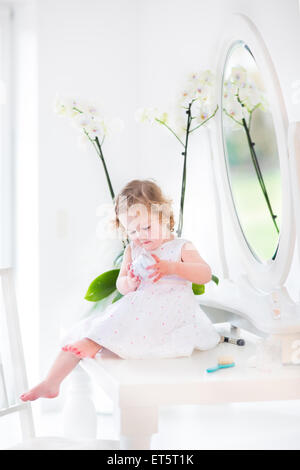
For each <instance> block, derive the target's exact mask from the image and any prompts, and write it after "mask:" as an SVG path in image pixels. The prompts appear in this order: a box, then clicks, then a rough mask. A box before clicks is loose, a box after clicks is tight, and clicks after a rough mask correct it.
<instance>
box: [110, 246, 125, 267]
mask: <svg viewBox="0 0 300 470" xmlns="http://www.w3.org/2000/svg"><path fill="white" fill-rule="evenodd" d="M124 251H125V250H122V251H121V253H119V254H118V256H116V258H115V259H114V262H113V265H114V266H116V267H119V266H121V264H122V261H123V255H124Z"/></svg>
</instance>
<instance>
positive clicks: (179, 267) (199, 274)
mask: <svg viewBox="0 0 300 470" xmlns="http://www.w3.org/2000/svg"><path fill="white" fill-rule="evenodd" d="M170 271H171V272H170V274H177V276H180V277H183V278H184V279H187V280H188V281H191V282H194V283H195V284H206V283H207V282H209V281H211V278H212V271H211V268H210V266H209V265H208V264H207V263H206V262H205V261H204V259H203V258H201V256H200V255H199V253H198V251H197V249H196V248H195V246H194V245H193V243H191V242H187V243H185V244H184V245H183V247H182V250H181V261H178V262H177V261H174V262H171V266H170Z"/></svg>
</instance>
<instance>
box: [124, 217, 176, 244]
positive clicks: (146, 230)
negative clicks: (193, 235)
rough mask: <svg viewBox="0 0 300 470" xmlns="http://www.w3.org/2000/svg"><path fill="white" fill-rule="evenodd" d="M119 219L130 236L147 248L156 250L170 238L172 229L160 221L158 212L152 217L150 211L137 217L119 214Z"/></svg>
mask: <svg viewBox="0 0 300 470" xmlns="http://www.w3.org/2000/svg"><path fill="white" fill-rule="evenodd" d="M119 220H120V222H121V224H122V225H123V226H124V227H125V229H126V232H127V236H128V238H129V239H130V240H132V241H133V242H134V243H136V244H137V245H140V246H142V247H143V248H145V249H146V250H149V251H150V250H155V249H156V248H158V247H159V246H160V245H161V244H162V242H163V241H164V240H165V239H169V238H170V231H169V229H168V227H167V225H166V224H162V223H161V222H160V220H159V216H158V214H154V215H153V214H152V217H151V213H150V212H149V211H148V212H146V213H144V214H141V215H138V216H135V217H133V216H130V215H128V213H126V214H119Z"/></svg>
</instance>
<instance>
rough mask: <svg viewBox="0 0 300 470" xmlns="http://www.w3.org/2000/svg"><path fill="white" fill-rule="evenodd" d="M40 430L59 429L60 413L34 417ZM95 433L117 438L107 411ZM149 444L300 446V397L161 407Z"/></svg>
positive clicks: (56, 431) (167, 446)
mask: <svg viewBox="0 0 300 470" xmlns="http://www.w3.org/2000/svg"><path fill="white" fill-rule="evenodd" d="M36 428H37V434H38V435H58V434H59V430H61V429H62V417H61V413H56V412H55V413H54V412H52V413H44V414H43V415H40V416H39V418H38V419H37V417H36ZM97 437H98V438H103V439H115V438H116V436H115V434H114V429H113V422H112V416H111V415H105V414H99V415H98V436H97ZM152 448H153V449H160V450H162V449H167V450H176V449H186V450H189V449H199V450H201V449H251V450H253V449H293V450H295V449H297V450H299V449H300V401H299V400H297V401H289V402H286V401H285V402H283V401H281V402H267V403H234V404H229V405H211V406H181V407H164V408H162V409H161V412H160V422H159V433H158V434H156V435H154V437H153V441H152Z"/></svg>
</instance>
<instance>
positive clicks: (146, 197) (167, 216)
mask: <svg viewBox="0 0 300 470" xmlns="http://www.w3.org/2000/svg"><path fill="white" fill-rule="evenodd" d="M172 202H173V199H169V198H167V197H166V196H165V195H164V194H163V192H162V190H161V188H160V187H159V186H158V185H157V184H156V182H155V180H153V179H152V178H151V179H148V180H137V179H135V180H132V181H129V183H127V184H126V186H125V187H124V188H123V189H122V190H121V191H120V193H119V194H118V195H117V197H116V199H115V204H114V212H115V218H114V220H112V227H113V228H114V229H115V230H121V233H122V238H123V239H126V237H127V234H126V230H125V227H124V226H123V225H122V223H121V222H120V220H119V214H120V213H122V212H125V211H127V210H128V209H129V208H130V207H132V206H133V205H136V204H142V205H143V206H145V207H146V208H147V209H148V210H149V211H152V212H156V213H157V212H158V214H159V220H160V222H162V220H163V219H164V220H166V223H167V226H168V229H169V230H170V231H171V232H174V225H175V221H174V214H173V210H172ZM138 212H139V211H138Z"/></svg>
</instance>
